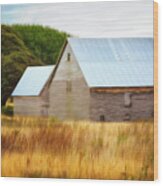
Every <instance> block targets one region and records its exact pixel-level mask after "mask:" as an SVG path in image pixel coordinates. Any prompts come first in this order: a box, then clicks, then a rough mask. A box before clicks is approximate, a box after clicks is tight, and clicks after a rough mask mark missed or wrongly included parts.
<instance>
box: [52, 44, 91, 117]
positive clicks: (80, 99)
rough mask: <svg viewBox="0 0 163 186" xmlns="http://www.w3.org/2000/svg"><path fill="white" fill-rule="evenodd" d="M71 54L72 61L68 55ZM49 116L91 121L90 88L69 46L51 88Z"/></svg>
mask: <svg viewBox="0 0 163 186" xmlns="http://www.w3.org/2000/svg"><path fill="white" fill-rule="evenodd" d="M68 53H69V54H70V61H68V60H67V55H68ZM49 99H50V100H49V103H50V107H49V115H50V116H55V117H56V118H59V119H70V120H71V119H73V120H88V119H89V116H90V114H89V99H90V93H89V88H88V86H87V84H86V82H85V79H84V77H83V74H82V72H81V70H80V67H79V66H78V63H77V62H76V59H75V56H74V55H73V52H72V50H71V48H70V46H69V44H68V45H67V46H66V48H65V51H64V53H63V55H62V58H61V61H60V64H59V66H58V69H57V71H56V74H55V75H54V78H53V80H52V82H51V85H50V87H49Z"/></svg>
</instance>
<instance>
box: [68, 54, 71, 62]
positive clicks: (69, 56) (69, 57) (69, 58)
mask: <svg viewBox="0 0 163 186" xmlns="http://www.w3.org/2000/svg"><path fill="white" fill-rule="evenodd" d="M70 60H71V55H70V53H67V61H70Z"/></svg>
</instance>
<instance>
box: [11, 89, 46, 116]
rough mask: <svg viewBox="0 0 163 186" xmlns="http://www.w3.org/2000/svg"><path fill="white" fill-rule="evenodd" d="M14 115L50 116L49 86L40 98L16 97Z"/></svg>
mask: <svg viewBox="0 0 163 186" xmlns="http://www.w3.org/2000/svg"><path fill="white" fill-rule="evenodd" d="M13 100H14V115H22V116H23V115H28V116H48V106H49V95H48V89H47V86H45V87H44V90H43V91H42V93H41V95H40V96H17V97H14V99H13Z"/></svg>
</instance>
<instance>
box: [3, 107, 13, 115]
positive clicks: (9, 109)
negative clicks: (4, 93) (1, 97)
mask: <svg viewBox="0 0 163 186" xmlns="http://www.w3.org/2000/svg"><path fill="white" fill-rule="evenodd" d="M13 110H14V108H13V106H11V105H8V106H2V114H5V115H7V116H13Z"/></svg>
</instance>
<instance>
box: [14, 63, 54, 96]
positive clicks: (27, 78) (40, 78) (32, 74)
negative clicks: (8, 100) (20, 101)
mask: <svg viewBox="0 0 163 186" xmlns="http://www.w3.org/2000/svg"><path fill="white" fill-rule="evenodd" d="M54 68H55V66H54V65H49V66H30V67H27V68H26V70H25V72H24V74H23V76H22V77H21V79H20V81H19V82H18V84H17V86H16V88H15V90H14V91H13V93H12V96H38V95H39V94H40V93H41V91H42V89H43V87H44V86H45V84H46V82H47V81H48V79H49V77H50V75H51V73H52V72H53V70H54Z"/></svg>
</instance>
